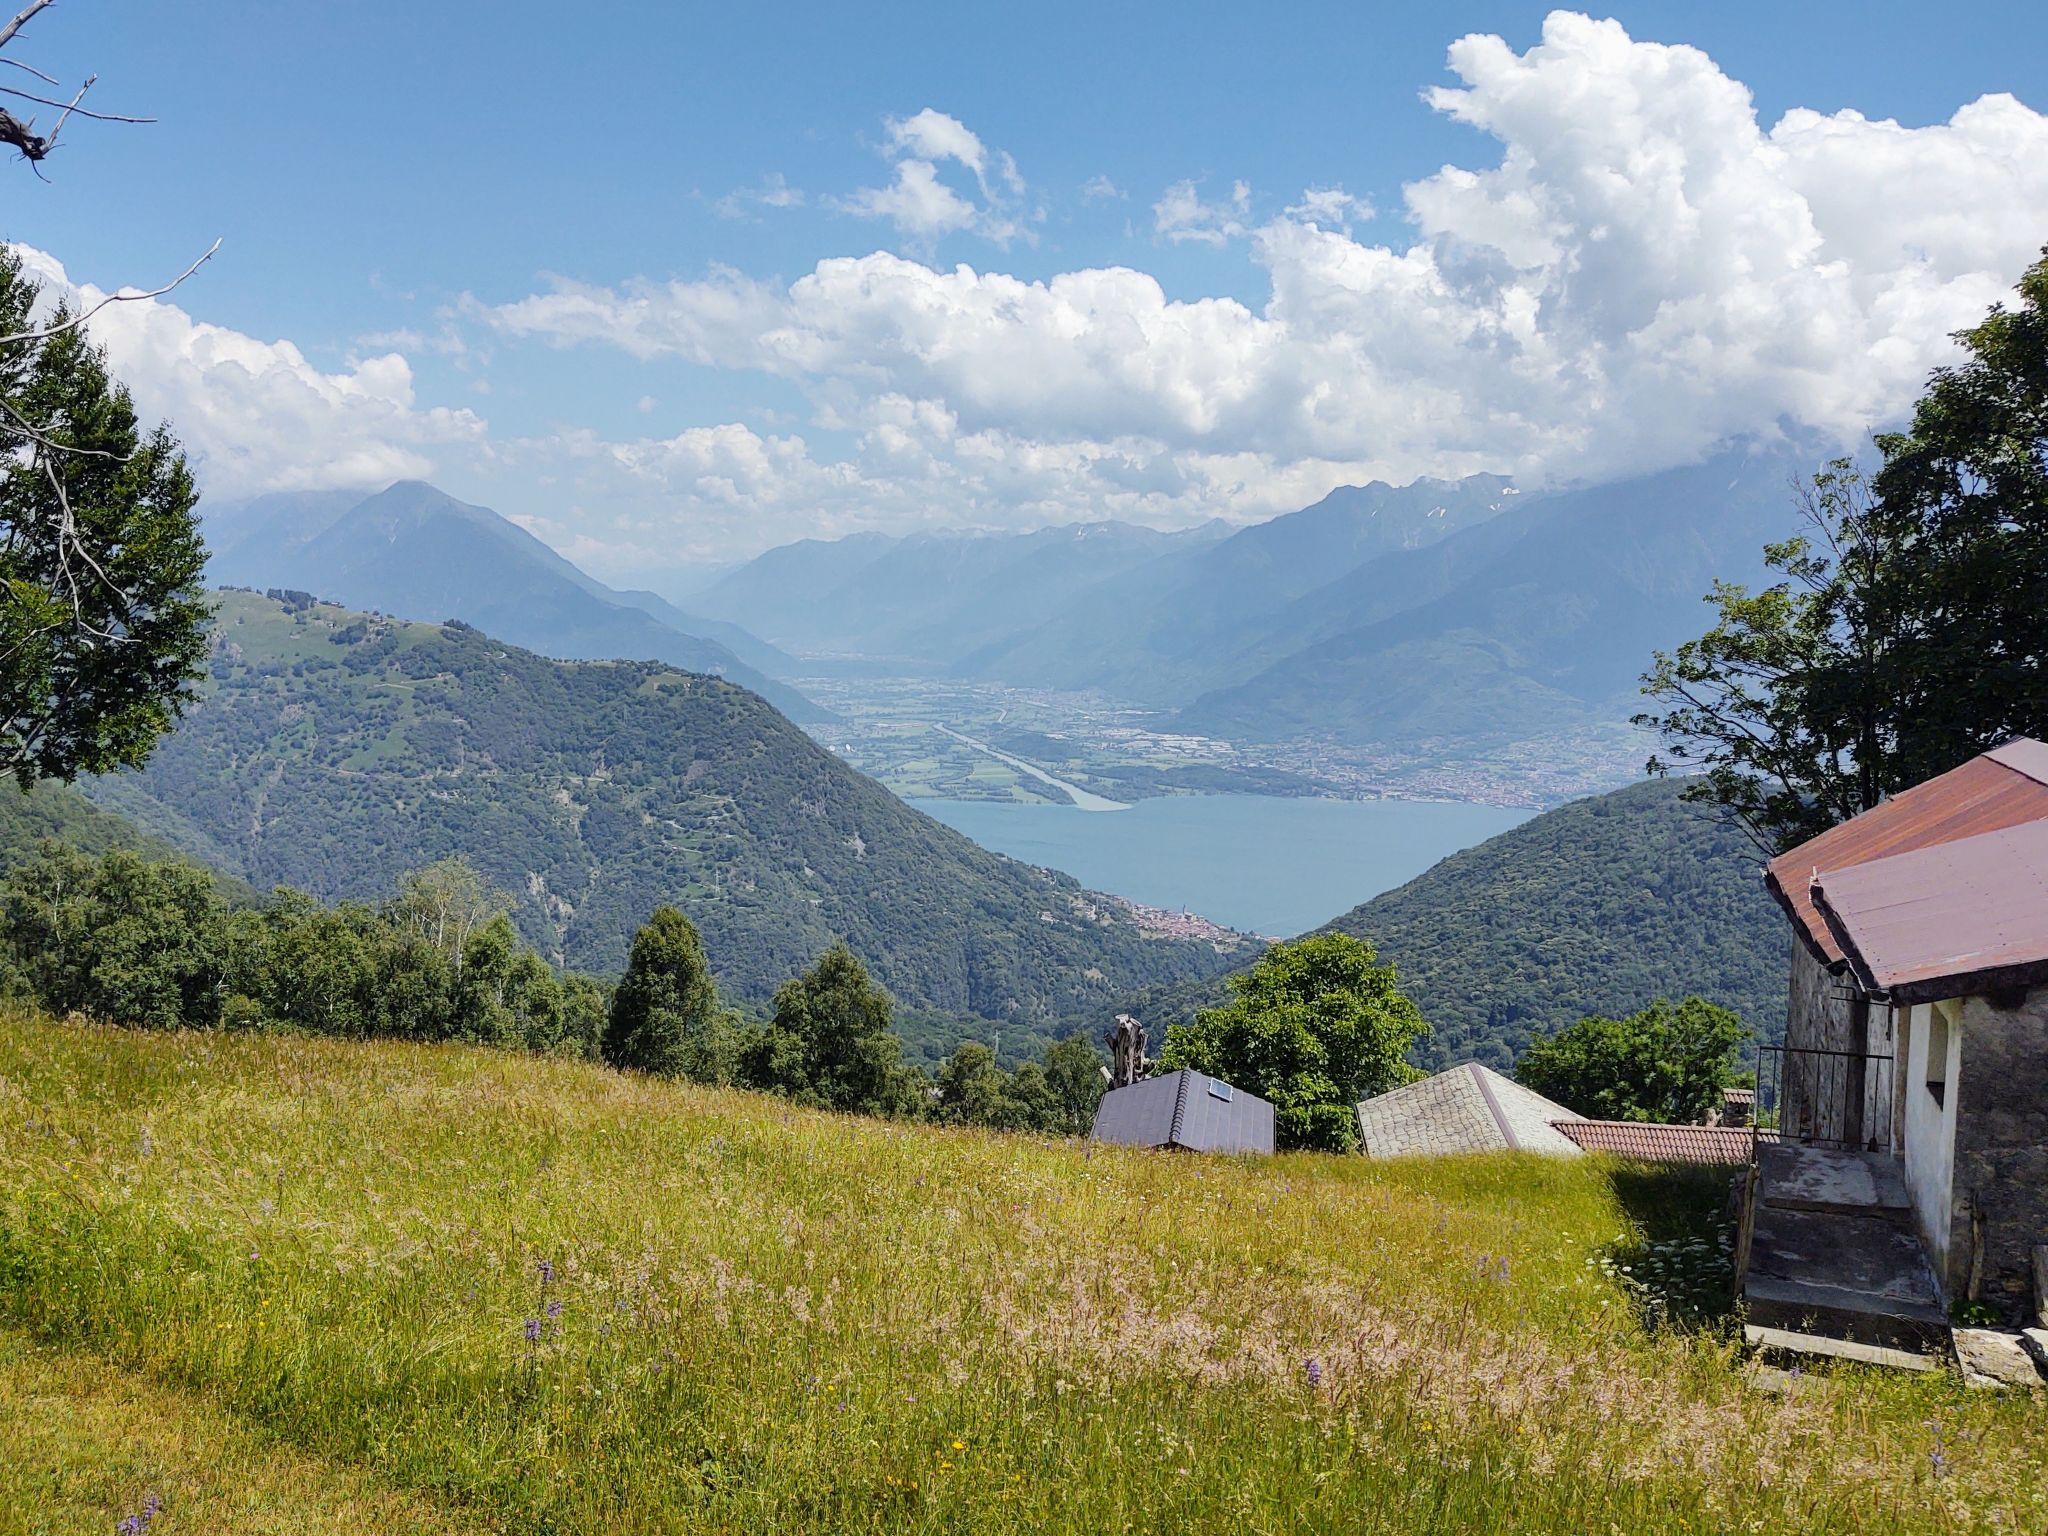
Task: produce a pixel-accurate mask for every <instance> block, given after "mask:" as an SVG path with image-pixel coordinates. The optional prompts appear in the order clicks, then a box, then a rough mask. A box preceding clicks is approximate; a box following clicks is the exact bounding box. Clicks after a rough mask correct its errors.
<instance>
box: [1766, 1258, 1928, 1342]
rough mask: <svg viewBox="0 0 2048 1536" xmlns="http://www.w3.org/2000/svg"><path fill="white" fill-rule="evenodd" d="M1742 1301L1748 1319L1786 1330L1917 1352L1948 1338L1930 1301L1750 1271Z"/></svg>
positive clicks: (1767, 1326) (1768, 1326)
mask: <svg viewBox="0 0 2048 1536" xmlns="http://www.w3.org/2000/svg"><path fill="white" fill-rule="evenodd" d="M1742 1303H1743V1313H1744V1316H1745V1317H1746V1318H1747V1319H1748V1320H1749V1322H1751V1323H1753V1324H1756V1325H1757V1326H1759V1327H1766V1328H1775V1329H1780V1330H1783V1331H1785V1332H1788V1333H1804V1334H1812V1335H1820V1336H1825V1337H1829V1338H1834V1339H1839V1340H1851V1341H1854V1342H1856V1343H1859V1344H1877V1345H1884V1346H1887V1347H1890V1348H1894V1349H1904V1350H1916V1351H1925V1350H1937V1349H1939V1348H1940V1347H1941V1346H1942V1344H1943V1342H1944V1341H1945V1340H1946V1339H1947V1337H1948V1327H1949V1324H1948V1315H1947V1314H1946V1313H1945V1312H1943V1311H1942V1309H1941V1308H1940V1307H1938V1306H1935V1305H1933V1304H1932V1303H1928V1302H1917V1301H1901V1300H1899V1299H1898V1298H1896V1297H1890V1296H1883V1295H1875V1294H1872V1293H1870V1292H1867V1291H1854V1290H1845V1289H1842V1288H1840V1287H1836V1286H1828V1285H1811V1284H1807V1283H1804V1282H1802V1281H1798V1280H1786V1279H1782V1278H1780V1277H1778V1276H1775V1275H1759V1274H1757V1273H1755V1272H1754V1271H1752V1272H1751V1274H1750V1276H1749V1279H1748V1280H1747V1282H1746V1283H1745V1284H1744V1285H1743V1288H1742Z"/></svg>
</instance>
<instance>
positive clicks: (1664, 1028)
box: [1515, 997, 1749, 1125]
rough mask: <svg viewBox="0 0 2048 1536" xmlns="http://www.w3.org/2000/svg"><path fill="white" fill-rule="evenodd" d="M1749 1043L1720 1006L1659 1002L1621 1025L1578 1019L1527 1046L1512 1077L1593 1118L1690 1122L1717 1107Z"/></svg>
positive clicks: (1694, 999)
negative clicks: (1740, 1053) (1743, 1046)
mask: <svg viewBox="0 0 2048 1536" xmlns="http://www.w3.org/2000/svg"><path fill="white" fill-rule="evenodd" d="M1748 1038H1749V1032H1748V1031H1747V1030H1746V1029H1744V1028H1743V1027H1742V1021H1741V1020H1740V1019H1738V1018H1737V1017H1736V1016H1735V1015H1734V1014H1733V1013H1730V1012H1729V1011H1728V1010H1727V1009H1726V1008H1722V1007H1718V1006H1716V1005H1715V1004H1713V1003H1709V1002H1706V1001H1703V1000H1702V999H1700V998H1697V997H1688V998H1687V999H1685V1001H1683V1002H1681V1003H1676V1004H1673V1003H1670V1002H1667V1001H1665V1000H1664V999H1662V998H1659V999H1658V1000H1657V1001H1656V1002H1654V1003H1652V1004H1651V1005H1650V1006H1649V1007H1647V1008H1645V1009H1643V1011H1642V1012H1640V1013H1634V1014H1630V1015H1629V1016H1628V1017H1627V1018H1625V1019H1603V1018H1599V1017H1592V1018H1584V1019H1580V1020H1579V1021H1578V1023H1576V1024H1573V1025H1570V1026H1568V1027H1566V1028H1564V1029H1561V1030H1559V1031H1558V1032H1557V1033H1556V1034H1554V1035H1551V1036H1549V1037H1548V1038H1546V1039H1543V1040H1539V1041H1537V1042H1536V1044H1534V1045H1533V1046H1531V1047H1530V1048H1529V1050H1528V1052H1527V1053H1526V1054H1525V1055H1524V1056H1523V1057H1522V1059H1521V1061H1520V1062H1519V1063H1517V1065H1516V1067H1515V1078H1516V1080H1517V1081H1518V1082H1520V1083H1522V1084H1523V1085H1524V1086H1525V1087H1528V1088H1533V1089H1534V1090H1535V1091H1536V1092H1538V1093H1540V1094H1542V1095H1543V1096H1544V1097H1545V1098H1549V1099H1555V1100H1556V1101H1557V1102H1558V1103H1560V1104H1562V1105H1564V1106H1565V1108H1567V1109H1571V1110H1576V1111H1577V1112H1578V1113H1580V1114H1582V1115H1586V1116H1588V1117H1589V1118H1591V1119H1595V1120H1648V1121H1660V1122H1666V1123H1670V1124H1677V1125H1689V1124H1696V1123H1698V1122H1700V1121H1703V1120H1705V1119H1706V1117H1707V1114H1708V1112H1709V1111H1711V1110H1715V1109H1718V1108H1719V1107H1720V1105H1721V1094H1722V1090H1724V1089H1725V1088H1727V1087H1729V1086H1730V1085H1731V1084H1732V1083H1733V1082H1734V1079H1735V1053H1736V1050H1737V1048H1738V1047H1739V1046H1740V1045H1741V1043H1742V1042H1743V1041H1744V1040H1746V1039H1748Z"/></svg>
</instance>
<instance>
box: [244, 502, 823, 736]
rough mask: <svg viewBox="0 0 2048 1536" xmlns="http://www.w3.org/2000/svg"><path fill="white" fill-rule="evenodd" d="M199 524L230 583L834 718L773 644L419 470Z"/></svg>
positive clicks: (792, 712) (253, 505)
mask: <svg viewBox="0 0 2048 1536" xmlns="http://www.w3.org/2000/svg"><path fill="white" fill-rule="evenodd" d="M207 532H208V537H209V542H210V543H211V544H212V547H213V557H212V560H211V561H210V563H209V565H208V574H209V575H210V576H211V577H212V579H213V580H215V581H218V582H221V583H223V584H226V585H237V586H251V587H257V588H272V587H278V588H286V589H295V590H300V591H306V592H311V593H312V594H313V595H314V596H316V597H322V598H328V599H331V600H333V601H335V602H339V603H343V604H345V605H347V606H349V607H352V608H360V609H374V610H376V611H378V612H380V613H389V614H392V615H394V616H396V617H399V618H406V619H413V620H417V621H420V622H424V623H438V622H440V621H442V620H444V619H461V620H462V621H463V622H464V623H468V624H474V625H476V626H477V627H478V628H480V629H483V630H486V631H487V632H489V633H491V634H494V635H497V636H499V637H500V638H502V639H506V640H509V641H511V642H512V643H513V644H515V645H522V646H525V647H527V648H529V649H532V650H535V651H539V652H541V653H542V654H544V655H550V656H560V657H565V658H569V659H580V660H609V659H614V658H618V659H628V660H642V661H662V662H667V663H669V664H670V665H672V666H679V667H684V668H687V669H688V670H690V671H693V672H704V673H708V674H710V675H712V676H716V677H725V678H728V679H729V680H731V681H733V682H735V683H738V684H739V685H741V686H742V687H745V688H751V689H753V690H754V691H755V692H756V693H759V694H760V695H761V696H762V697H763V698H766V699H767V700H769V702H771V703H773V704H774V705H775V706H776V707H777V708H779V709H781V710H782V711H783V712H784V713H785V714H787V715H789V716H790V717H791V718H793V719H798V720H819V719H825V718H829V716H828V714H827V712H826V711H824V710H821V709H820V708H819V707H818V706H817V705H815V704H813V703H812V702H811V701H810V700H808V699H806V698H804V697H803V695H802V694H800V693H798V692H797V691H796V690H795V689H793V688H791V687H789V686H787V685H786V684H784V683H782V682H779V681H777V680H776V678H775V677H774V676H771V675H770V674H771V673H773V672H782V671H785V670H786V668H787V667H788V666H789V664H790V658H788V657H787V656H784V655H783V654H782V653H781V652H779V651H777V650H776V649H775V648H774V647H773V646H769V645H766V644H764V643H763V642H761V641H759V640H757V639H755V638H754V637H753V636H752V635H751V634H748V633H747V632H746V631H745V630H743V629H741V628H739V627H738V626H736V625H732V624H729V623H726V622H724V621H722V620H711V619H706V620H699V619H697V618H695V617H693V616H692V615H690V614H687V613H685V612H683V611H682V610H681V609H679V608H677V607H676V606H675V605H674V604H671V603H669V602H668V601H666V600H665V599H663V598H661V597H658V596H656V595H655V594H654V593H651V592H620V591H616V590H614V589H613V588H611V587H608V586H606V585H605V584H604V583H602V582H600V581H598V580H596V579H595V578H594V577H592V576H590V575H588V574H586V573H585V572H584V571H582V570H581V569H579V568H578V567H577V566H576V565H575V564H573V563H572V562H570V561H569V560H566V559H564V558H563V557H562V556H561V555H559V554H557V553H556V552H555V551H554V550H552V549H550V548H549V547H548V546H547V545H546V544H545V543H543V542H542V541H541V540H540V539H537V538H535V537H534V536H533V535H532V534H531V533H529V532H527V531H526V530H525V529H524V528H521V527H520V526H518V524H516V523H514V522H512V521H511V520H510V519H508V518H505V517H503V516H501V515H499V514H498V513H496V512H493V511H492V510H490V509H489V508H488V507H479V506H473V505H471V504H469V503H466V502H462V501H458V500H456V499H455V498H454V497H452V496H449V495H448V494H447V493H445V492H443V491H440V490H438V489H436V488H435V487H433V486H431V485H428V484H426V483H424V482H423V481H417V480H401V481H398V482H397V483H395V484H393V485H391V486H388V487H386V488H385V489H384V490H382V491H379V492H377V493H376V494H374V495H370V496H361V495H355V494H352V493H349V492H335V491H314V492H303V493H282V494H277V495H272V496H266V497H259V498H258V499H257V500H256V501H254V502H250V503H247V504H245V505H243V506H241V507H235V508H229V509H226V510H225V511H224V512H222V513H219V514H215V515H213V516H211V517H210V518H209V520H208V527H207Z"/></svg>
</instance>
